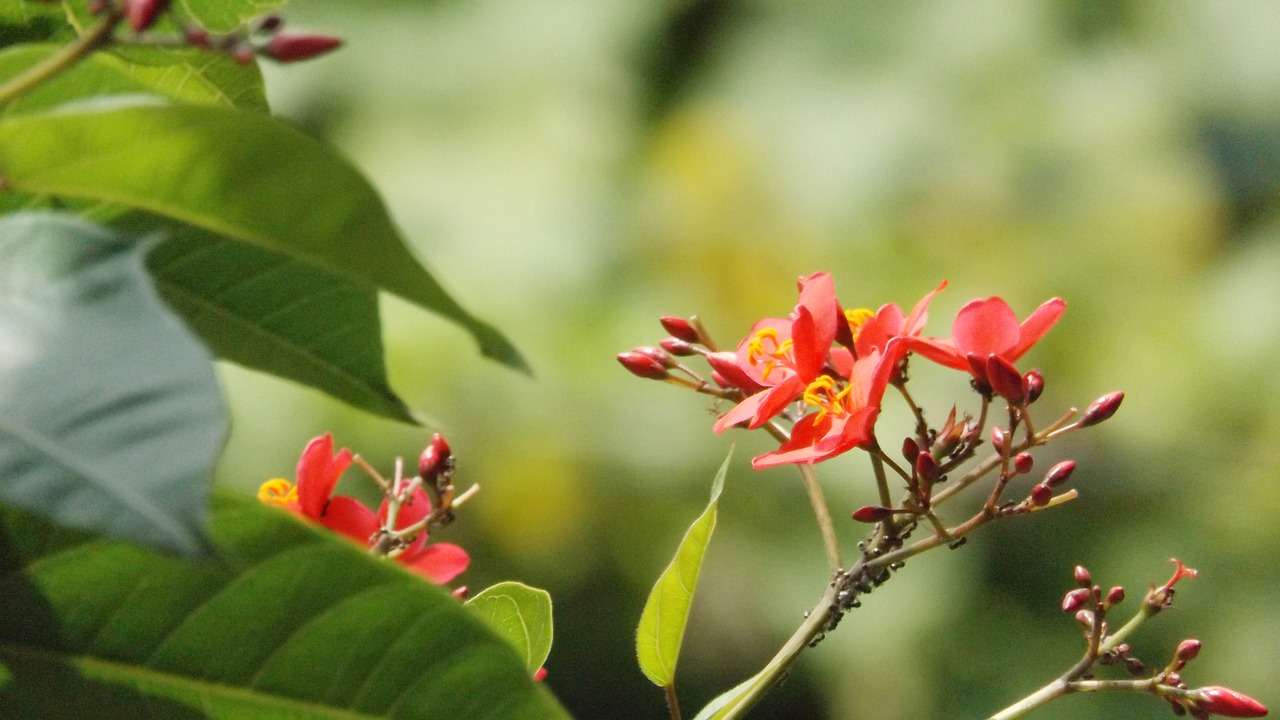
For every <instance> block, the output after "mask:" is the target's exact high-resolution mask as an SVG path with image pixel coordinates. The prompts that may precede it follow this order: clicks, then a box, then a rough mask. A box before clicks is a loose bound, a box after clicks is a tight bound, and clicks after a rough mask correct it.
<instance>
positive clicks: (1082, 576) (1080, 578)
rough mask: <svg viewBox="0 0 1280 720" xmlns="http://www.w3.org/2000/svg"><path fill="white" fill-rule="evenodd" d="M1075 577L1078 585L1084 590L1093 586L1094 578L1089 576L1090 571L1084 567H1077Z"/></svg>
mask: <svg viewBox="0 0 1280 720" xmlns="http://www.w3.org/2000/svg"><path fill="white" fill-rule="evenodd" d="M1075 576H1076V584H1077V585H1079V586H1080V587H1082V588H1087V587H1089V586H1090V585H1092V584H1093V576H1092V575H1090V574H1089V571H1088V570H1086V569H1085V567H1084V566H1083V565H1077V566H1076V571H1075Z"/></svg>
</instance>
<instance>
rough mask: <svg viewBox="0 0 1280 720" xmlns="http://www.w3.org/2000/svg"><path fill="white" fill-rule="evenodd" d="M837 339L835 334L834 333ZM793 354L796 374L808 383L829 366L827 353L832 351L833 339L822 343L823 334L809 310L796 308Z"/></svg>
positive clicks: (792, 327)
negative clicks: (823, 367) (823, 368)
mask: <svg viewBox="0 0 1280 720" xmlns="http://www.w3.org/2000/svg"><path fill="white" fill-rule="evenodd" d="M832 337H833V338H834V337H835V333H834V332H833V333H832ZM791 342H792V345H791V352H792V353H793V354H794V355H795V359H796V372H798V373H800V376H801V377H803V378H804V379H805V381H806V382H808V381H810V380H813V379H814V378H816V377H818V375H819V374H821V373H822V366H823V365H826V364H827V351H828V350H830V349H831V338H828V339H827V341H826V343H825V344H823V342H822V333H821V332H820V331H819V329H818V328H817V326H816V325H815V321H814V319H813V315H812V314H811V313H810V312H809V310H808V308H805V307H798V308H796V319H795V320H794V321H793V322H792V323H791Z"/></svg>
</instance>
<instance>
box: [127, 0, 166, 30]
mask: <svg viewBox="0 0 1280 720" xmlns="http://www.w3.org/2000/svg"><path fill="white" fill-rule="evenodd" d="M168 7H169V0H124V19H125V21H126V22H128V23H129V27H131V28H133V31H134V32H142V31H143V30H146V29H147V28H149V27H151V26H152V25H154V24H155V22H156V20H158V19H159V18H160V15H161V13H163V12H164V11H165V10H167V9H168Z"/></svg>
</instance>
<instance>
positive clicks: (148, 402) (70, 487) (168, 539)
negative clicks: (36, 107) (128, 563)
mask: <svg viewBox="0 0 1280 720" xmlns="http://www.w3.org/2000/svg"><path fill="white" fill-rule="evenodd" d="M146 250H147V243H140V242H137V241H132V240H125V239H122V238H120V237H119V236H116V235H113V234H111V233H110V232H108V231H106V230H104V229H102V228H99V227H96V226H93V225H89V224H86V223H84V222H81V221H79V220H77V219H75V218H74V217H73V216H68V215H60V214H55V213H23V214H19V215H12V216H8V217H6V218H3V219H0V501H4V502H9V503H13V504H15V505H19V506H22V507H25V508H29V509H31V510H33V511H35V512H39V513H41V514H43V515H45V516H47V517H50V518H52V519H53V520H55V521H56V522H59V523H62V524H66V525H71V526H74V527H82V528H90V529H93V530H97V531H101V532H103V533H106V534H108V535H111V536H114V537H120V538H126V539H130V540H133V541H136V542H141V543H147V544H149V545H152V546H155V547H160V548H164V549H168V550H171V551H176V552H182V553H186V554H198V553H200V552H202V551H203V550H204V549H205V543H204V541H203V539H202V527H203V525H204V522H203V521H204V515H205V509H206V508H205V505H206V502H207V497H208V483H209V477H210V475H211V474H212V470H213V465H214V462H215V460H216V459H217V455H218V452H219V451H220V450H221V448H222V441H223V435H224V433H225V431H226V424H227V420H226V416H225V413H224V411H223V408H222V403H221V398H220V394H219V391H218V385H217V380H216V378H215V377H214V374H213V368H212V366H211V360H212V358H210V356H209V354H208V352H207V351H205V349H204V347H203V346H201V345H200V343H199V341H197V340H196V339H195V338H194V337H192V336H191V334H190V332H189V331H188V330H187V328H186V327H185V326H184V325H183V324H182V322H181V321H180V320H178V318H176V317H174V315H173V314H172V313H171V312H170V311H169V309H168V307H166V306H165V304H164V302H162V301H161V300H160V298H159V297H158V296H157V295H156V293H155V291H154V289H153V288H152V287H151V278H150V277H149V276H148V275H147V273H146V270H145V269H144V268H143V256H144V254H145V252H146Z"/></svg>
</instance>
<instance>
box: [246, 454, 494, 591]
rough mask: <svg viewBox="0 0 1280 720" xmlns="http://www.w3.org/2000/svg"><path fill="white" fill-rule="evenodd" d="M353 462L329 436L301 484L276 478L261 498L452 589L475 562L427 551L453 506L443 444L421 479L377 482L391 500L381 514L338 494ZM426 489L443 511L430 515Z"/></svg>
mask: <svg viewBox="0 0 1280 720" xmlns="http://www.w3.org/2000/svg"><path fill="white" fill-rule="evenodd" d="M353 460H354V458H353V457H352V455H351V451H350V450H348V449H346V448H343V449H342V450H340V451H338V452H337V453H336V454H335V453H334V451H333V437H332V436H330V435H329V434H328V433H326V434H324V435H322V436H320V437H317V438H314V439H312V440H311V442H309V443H307V447H306V448H305V449H304V450H303V451H302V457H301V458H299V459H298V468H297V481H296V483H290V482H289V481H288V480H285V479H283V478H273V479H271V480H268V481H267V482H265V483H263V484H262V486H261V487H260V488H259V490H258V498H259V499H260V500H262V501H263V502H264V503H267V504H269V505H277V506H280V507H283V508H285V509H286V510H289V511H291V512H293V513H295V514H297V515H299V516H301V517H304V518H306V519H308V520H310V521H312V522H315V523H319V524H320V525H323V526H324V527H327V528H329V529H330V530H333V531H334V532H336V533H339V534H341V535H345V536H346V537H348V538H351V539H352V540H355V541H356V542H358V543H360V544H362V545H365V546H367V547H370V548H372V549H374V550H376V551H378V552H380V553H382V554H385V555H387V556H389V557H393V558H394V559H395V560H397V561H399V562H401V563H403V564H404V565H405V566H407V567H409V568H410V569H412V570H414V571H416V572H418V573H420V574H421V575H423V576H425V577H426V578H428V579H429V580H431V581H432V582H434V583H437V584H444V583H447V582H449V581H450V580H453V579H454V578H455V577H457V576H458V575H459V574H460V573H462V572H463V571H464V570H466V569H467V565H468V564H470V562H471V559H470V557H469V556H468V555H467V552H466V550H463V549H462V548H461V547H459V546H457V545H453V544H450V543H431V544H428V543H427V539H428V527H429V526H430V525H431V524H432V521H433V520H437V519H438V518H445V517H448V516H449V513H450V507H451V506H452V505H453V494H452V493H453V489H452V483H451V481H450V476H451V474H452V467H453V462H452V456H451V454H450V451H449V446H448V443H446V442H445V440H444V438H443V437H441V436H440V435H439V434H437V435H435V436H434V437H433V438H432V439H431V443H430V444H429V445H428V446H427V449H426V450H425V451H423V454H422V459H421V461H420V462H419V477H417V478H414V479H412V480H410V481H407V482H406V481H405V480H404V479H403V478H401V477H400V473H399V472H397V473H396V478H395V479H394V480H393V481H390V482H389V481H386V480H383V479H382V478H380V477H375V478H374V479H375V480H377V481H378V482H379V484H380V485H382V487H383V490H384V493H385V495H386V497H385V498H384V499H383V501H382V504H381V505H380V506H379V507H378V510H377V512H374V511H373V510H372V509H370V508H369V507H368V506H366V505H365V504H364V503H362V502H360V501H359V500H357V499H355V498H353V497H349V496H346V495H334V494H333V492H334V490H335V488H336V487H337V485H338V479H339V478H340V477H341V476H342V473H343V472H345V471H346V470H347V468H348V467H350V466H351V464H352V462H353ZM427 489H431V490H432V492H433V493H435V494H436V495H437V498H438V499H439V501H440V502H439V505H440V507H438V508H434V509H433V507H432V502H431V498H430V497H429V496H428V494H427Z"/></svg>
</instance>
